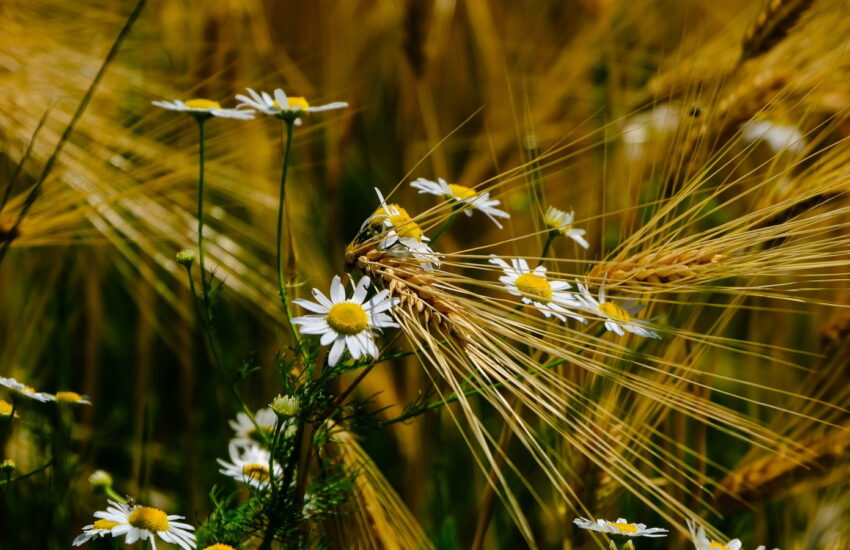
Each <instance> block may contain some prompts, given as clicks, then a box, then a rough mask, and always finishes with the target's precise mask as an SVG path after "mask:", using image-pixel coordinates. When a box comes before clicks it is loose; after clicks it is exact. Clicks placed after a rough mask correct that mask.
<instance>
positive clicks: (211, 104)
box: [185, 99, 221, 109]
mask: <svg viewBox="0 0 850 550" xmlns="http://www.w3.org/2000/svg"><path fill="white" fill-rule="evenodd" d="M185 105H186V107H189V108H190V109H221V104H220V103H219V102H218V101H213V100H211V99H190V100H189V101H186V102H185Z"/></svg>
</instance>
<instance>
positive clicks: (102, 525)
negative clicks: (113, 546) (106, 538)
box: [92, 519, 168, 530]
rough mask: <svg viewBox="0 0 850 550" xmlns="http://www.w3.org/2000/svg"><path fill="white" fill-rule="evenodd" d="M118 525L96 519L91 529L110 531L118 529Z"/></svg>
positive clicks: (113, 522) (106, 520)
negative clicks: (114, 528)
mask: <svg viewBox="0 0 850 550" xmlns="http://www.w3.org/2000/svg"><path fill="white" fill-rule="evenodd" d="M165 521H166V523H167V522H168V520H167V519H166V520H165ZM118 525H119V524H118V522H115V521H109V520H108V519H98V520H95V522H94V524H93V525H92V528H94V529H103V530H109V529H112V528H113V527H118Z"/></svg>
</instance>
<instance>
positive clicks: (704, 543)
mask: <svg viewBox="0 0 850 550" xmlns="http://www.w3.org/2000/svg"><path fill="white" fill-rule="evenodd" d="M688 529H689V530H690V532H691V540H693V542H694V548H696V550H741V541H740V540H739V539H732V540H730V541H729V542H727V543H726V544H723V543H720V542H715V541H712V540H710V539H709V538H708V536H706V534H705V528H704V527H703V526H700V527H699V529H697V528H696V525H695V524H694V523H693V522H691V521H688ZM760 548H762V550H763V548H764V547H760Z"/></svg>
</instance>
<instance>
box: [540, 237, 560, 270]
mask: <svg viewBox="0 0 850 550" xmlns="http://www.w3.org/2000/svg"><path fill="white" fill-rule="evenodd" d="M557 236H558V233H556V232H555V231H550V232H549V235H548V236H547V237H546V244H544V245H543V252H541V253H540V261H538V262H537V266H538V267H540V266H541V265H543V262H544V261H545V260H546V255H547V254H548V253H549V248H550V247H551V246H552V243H553V242H554V241H555V237H557Z"/></svg>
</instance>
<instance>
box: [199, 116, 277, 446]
mask: <svg viewBox="0 0 850 550" xmlns="http://www.w3.org/2000/svg"><path fill="white" fill-rule="evenodd" d="M195 120H196V121H197V122H198V264H199V265H200V269H201V300H202V301H203V305H204V310H203V311H200V309H199V310H198V317H199V318H200V319H201V320H202V324H203V326H204V332H205V333H206V334H207V340H208V342H209V345H210V351H211V352H212V356H213V362H215V363H216V365H218V367H219V369H220V370H221V373H222V376H224V379H225V381H226V382H227V384H228V386H229V387H230V392H231V393H232V394H233V397H234V398H235V399H236V401H237V402H238V403H239V405H240V407H241V408H242V410H243V411H244V412H245V414H247V415H248V418H250V419H251V422H252V423H253V424H254V427H255V428H256V430H257V433H258V434H260V435H261V436H262V437H265V434H264V433H263V431H262V430H261V429H260V426H259V425H258V424H257V421H256V420H255V419H254V414H253V413H252V412H251V410H250V409H249V408H248V406H247V405H246V404H245V401H244V400H243V399H242V396H241V395H240V394H239V390H237V389H236V386H235V382H234V380H233V378H232V377H231V375H230V373H229V372H228V369H227V366H226V364H225V361H224V353H223V351H222V349H221V344H220V342H219V340H218V334H217V332H216V329H215V319H214V318H213V308H212V299H211V298H210V278H208V277H207V271H206V253H205V252H204V188H205V186H204V173H205V170H204V164H205V161H206V141H207V139H206V122H207V116H206V115H197V116H195ZM186 273H187V275H188V277H189V288H190V289H191V291H192V296H193V297H194V300H195V304H197V303H198V295H197V292H196V290H195V282H194V279H193V278H192V270H191V267H189V266H187V267H186Z"/></svg>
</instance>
